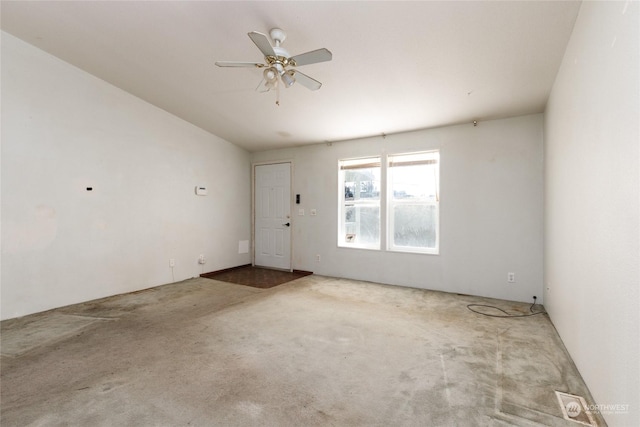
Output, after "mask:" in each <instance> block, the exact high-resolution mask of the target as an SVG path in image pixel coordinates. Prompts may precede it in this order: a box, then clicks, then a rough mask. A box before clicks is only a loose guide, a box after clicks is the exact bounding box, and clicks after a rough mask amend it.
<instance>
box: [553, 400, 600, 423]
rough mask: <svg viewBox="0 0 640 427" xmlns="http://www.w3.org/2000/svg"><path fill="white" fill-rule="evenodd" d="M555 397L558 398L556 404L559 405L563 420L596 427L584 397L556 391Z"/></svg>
mask: <svg viewBox="0 0 640 427" xmlns="http://www.w3.org/2000/svg"><path fill="white" fill-rule="evenodd" d="M556 396H557V397H558V403H560V408H561V409H562V415H563V416H564V419H565V420H569V421H573V422H575V423H578V424H582V425H583V426H593V427H596V426H597V425H598V424H596V422H595V420H594V419H593V416H592V415H591V412H589V408H588V406H587V402H586V401H585V400H584V397H582V396H576V395H574V394H569V393H563V392H561V391H556Z"/></svg>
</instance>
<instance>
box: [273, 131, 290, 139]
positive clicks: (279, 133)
mask: <svg viewBox="0 0 640 427" xmlns="http://www.w3.org/2000/svg"><path fill="white" fill-rule="evenodd" d="M276 133H277V134H278V135H280V136H281V137H283V138H291V134H290V133H289V132H285V131H283V130H281V131H278V132H276Z"/></svg>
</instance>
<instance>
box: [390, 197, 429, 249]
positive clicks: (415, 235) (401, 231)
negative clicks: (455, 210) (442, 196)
mask: <svg viewBox="0 0 640 427" xmlns="http://www.w3.org/2000/svg"><path fill="white" fill-rule="evenodd" d="M436 230H437V212H436V206H434V205H425V204H410V203H402V204H397V205H395V206H394V207H393V244H394V245H395V246H406V247H415V248H435V246H436Z"/></svg>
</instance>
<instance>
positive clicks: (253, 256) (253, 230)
mask: <svg viewBox="0 0 640 427" xmlns="http://www.w3.org/2000/svg"><path fill="white" fill-rule="evenodd" d="M283 163H288V164H289V177H290V179H289V199H290V200H289V210H290V212H289V216H290V219H291V232H290V233H289V248H290V251H289V271H293V234H294V233H293V227H294V226H295V222H294V221H293V213H292V212H293V205H294V201H295V200H294V199H295V198H294V196H293V178H294V167H293V159H284V160H267V161H262V162H251V265H252V266H255V265H256V167H257V166H265V165H278V164H283Z"/></svg>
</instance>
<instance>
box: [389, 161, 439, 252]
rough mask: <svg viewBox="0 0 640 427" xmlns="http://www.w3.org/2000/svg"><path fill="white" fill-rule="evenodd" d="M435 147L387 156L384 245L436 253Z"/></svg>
mask: <svg viewBox="0 0 640 427" xmlns="http://www.w3.org/2000/svg"><path fill="white" fill-rule="evenodd" d="M438 160H439V153H438V152H437V151H432V152H426V153H415V154H399V155H393V156H389V157H388V170H387V176H388V182H389V185H388V189H389V193H388V198H387V200H388V203H387V206H388V210H387V213H388V245H387V246H388V248H389V250H392V251H404V252H423V253H438V214H439V212H438V211H439V209H438V199H439V197H438V196H439V195H438V178H439V177H438V175H439V173H438Z"/></svg>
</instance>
